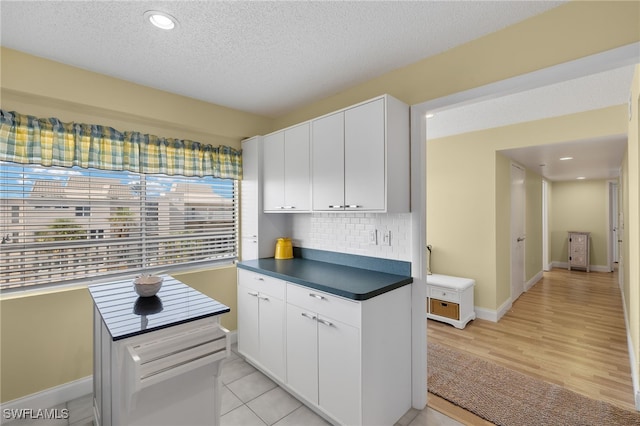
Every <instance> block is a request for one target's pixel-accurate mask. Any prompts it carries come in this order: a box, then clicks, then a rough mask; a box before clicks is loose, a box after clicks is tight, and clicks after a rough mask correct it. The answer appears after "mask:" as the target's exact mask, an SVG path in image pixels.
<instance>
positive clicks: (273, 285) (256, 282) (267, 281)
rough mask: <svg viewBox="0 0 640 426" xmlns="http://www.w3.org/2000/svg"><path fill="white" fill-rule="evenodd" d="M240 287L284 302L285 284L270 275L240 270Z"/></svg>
mask: <svg viewBox="0 0 640 426" xmlns="http://www.w3.org/2000/svg"><path fill="white" fill-rule="evenodd" d="M238 285H242V286H244V287H247V288H250V289H252V290H255V291H258V292H260V293H264V294H268V295H269V296H273V297H276V298H278V299H280V300H284V295H285V282H284V281H282V280H279V279H277V278H273V277H270V276H268V275H262V274H258V273H256V272H252V271H247V270H246V269H238Z"/></svg>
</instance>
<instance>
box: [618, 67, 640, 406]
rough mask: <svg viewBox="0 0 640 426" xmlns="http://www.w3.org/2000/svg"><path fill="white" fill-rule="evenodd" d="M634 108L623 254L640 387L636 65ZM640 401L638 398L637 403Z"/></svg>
mask: <svg viewBox="0 0 640 426" xmlns="http://www.w3.org/2000/svg"><path fill="white" fill-rule="evenodd" d="M631 108H632V116H631V119H630V120H629V121H628V126H629V133H628V146H627V154H626V156H625V159H624V161H623V168H622V179H621V183H622V186H623V189H622V193H623V195H622V196H623V215H624V220H623V231H622V240H623V243H622V253H621V255H622V257H623V277H624V281H623V292H624V296H625V309H626V312H627V324H628V326H629V334H630V336H631V341H632V345H631V346H632V348H633V352H634V357H633V358H634V359H635V377H634V380H635V383H636V384H637V385H640V118H639V112H640V66H636V70H635V74H634V78H633V84H632V87H631ZM639 399H640V395H637V399H636V402H638V400H639ZM637 408H640V407H637Z"/></svg>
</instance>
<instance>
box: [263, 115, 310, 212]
mask: <svg viewBox="0 0 640 426" xmlns="http://www.w3.org/2000/svg"><path fill="white" fill-rule="evenodd" d="M265 199H266V194H265ZM284 207H285V209H286V210H288V211H309V210H310V208H311V173H310V170H309V123H308V122H307V123H304V124H301V125H299V126H296V127H292V128H290V129H287V130H285V131H284Z"/></svg>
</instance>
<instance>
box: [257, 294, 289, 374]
mask: <svg viewBox="0 0 640 426" xmlns="http://www.w3.org/2000/svg"><path fill="white" fill-rule="evenodd" d="M258 299H259V300H260V302H259V305H258V306H259V307H258V309H259V312H260V315H259V318H260V325H259V328H260V333H259V339H260V362H261V363H262V365H264V366H265V367H266V368H267V369H268V370H269V371H270V372H271V373H272V374H273V375H274V376H275V377H276V378H278V379H280V380H283V381H284V373H285V357H284V340H285V337H284V336H285V334H284V333H285V325H284V318H285V307H284V302H283V301H282V300H280V299H277V298H275V297H273V296H270V295H268V294H264V293H260V294H259V295H258Z"/></svg>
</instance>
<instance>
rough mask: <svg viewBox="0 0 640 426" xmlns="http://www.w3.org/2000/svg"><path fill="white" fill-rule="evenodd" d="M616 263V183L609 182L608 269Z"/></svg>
mask: <svg viewBox="0 0 640 426" xmlns="http://www.w3.org/2000/svg"><path fill="white" fill-rule="evenodd" d="M617 263H618V184H617V183H615V182H609V270H610V271H612V272H613V271H614V269H615V266H616V264H617Z"/></svg>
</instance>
